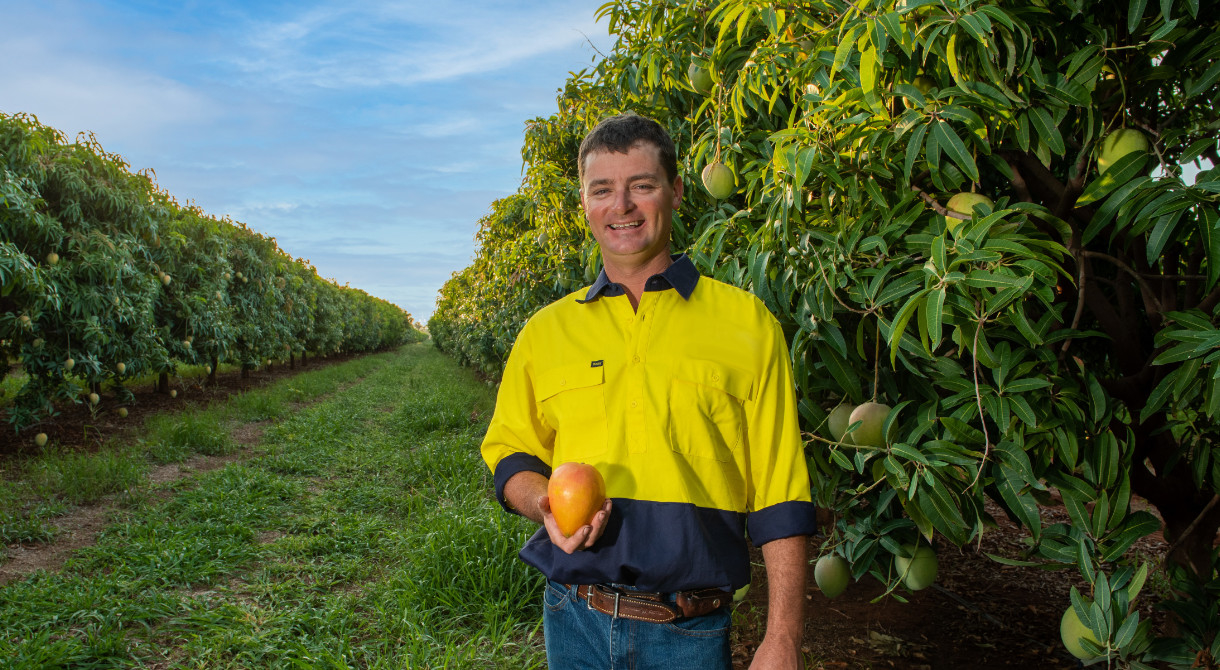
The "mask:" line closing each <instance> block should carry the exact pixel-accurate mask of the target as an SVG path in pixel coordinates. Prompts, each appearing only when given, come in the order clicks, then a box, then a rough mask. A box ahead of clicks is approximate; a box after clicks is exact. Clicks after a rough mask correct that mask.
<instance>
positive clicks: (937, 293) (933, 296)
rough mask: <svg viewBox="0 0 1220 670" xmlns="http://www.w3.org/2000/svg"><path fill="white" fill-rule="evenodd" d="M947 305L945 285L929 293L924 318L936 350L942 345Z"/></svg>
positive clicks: (933, 347)
mask: <svg viewBox="0 0 1220 670" xmlns="http://www.w3.org/2000/svg"><path fill="white" fill-rule="evenodd" d="M944 307H945V287H944V286H941V287H940V288H937V289H935V290H933V291H932V292H931V293H929V294H928V300H927V302H926V303H925V304H924V319H925V325H926V326H927V329H928V335H929V336H930V337H931V338H932V349H933V350H935V349H936V348H937V347H938V346H939V345H940V338H941V334H942V331H943V330H944V328H943V326H942V323H941V321H942V318H943V315H944Z"/></svg>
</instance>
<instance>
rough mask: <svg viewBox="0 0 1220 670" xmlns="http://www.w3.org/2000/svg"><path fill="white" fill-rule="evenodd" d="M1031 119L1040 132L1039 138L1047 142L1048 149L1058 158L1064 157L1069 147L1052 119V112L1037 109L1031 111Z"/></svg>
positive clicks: (1040, 108)
mask: <svg viewBox="0 0 1220 670" xmlns="http://www.w3.org/2000/svg"><path fill="white" fill-rule="evenodd" d="M1029 118H1030V121H1032V122H1033V124H1034V129H1035V130H1037V131H1038V137H1040V138H1042V141H1043V142H1046V145H1047V147H1049V148H1050V150H1051V151H1052V152H1054V154H1055V155H1056V156H1062V155H1063V154H1064V152H1066V151H1067V146H1066V145H1065V144H1064V143H1063V135H1062V134H1061V133H1060V132H1059V128H1057V127H1056V126H1055V120H1054V119H1052V118H1051V114H1050V112H1048V111H1046V109H1045V108H1042V107H1035V108H1033V109H1031V110H1030V112H1029Z"/></svg>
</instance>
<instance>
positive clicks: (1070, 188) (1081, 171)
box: [1055, 144, 1092, 220]
mask: <svg viewBox="0 0 1220 670" xmlns="http://www.w3.org/2000/svg"><path fill="white" fill-rule="evenodd" d="M1091 146H1092V145H1091V144H1085V145H1084V146H1083V147H1081V148H1080V154H1078V155H1077V157H1076V166H1075V167H1074V168H1073V170H1072V173H1073V174H1074V175H1075V176H1073V177H1072V178H1071V179H1069V180H1068V183H1067V185H1066V186H1064V188H1063V191H1062V192H1061V193H1060V194H1059V203H1058V204H1057V205H1055V216H1057V217H1059V218H1061V219H1065V220H1066V219H1067V218H1068V214H1069V213H1070V212H1071V211H1072V210H1073V209H1075V208H1076V200H1077V199H1079V198H1080V193H1081V192H1082V191H1084V181H1085V179H1084V178H1085V175H1086V174H1088V168H1089V156H1090V154H1089V148H1090V147H1091Z"/></svg>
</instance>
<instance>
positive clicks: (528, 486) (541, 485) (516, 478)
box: [504, 470, 547, 523]
mask: <svg viewBox="0 0 1220 670" xmlns="http://www.w3.org/2000/svg"><path fill="white" fill-rule="evenodd" d="M546 486H547V478H546V477H543V476H542V475H540V474H538V473H537V472H531V471H529V470H525V471H522V472H518V473H517V474H515V475H513V476H512V477H510V478H509V480H508V481H507V482H505V483H504V499H505V500H507V501H508V504H509V505H512V507H513V509H515V510H517V513H519V514H520V515H521V516H523V517H525V518H527V519H530V520H531V521H534V522H535V523H542V509H541V508H539V507H538V500H539V498H541V497H542V496H545V495H546Z"/></svg>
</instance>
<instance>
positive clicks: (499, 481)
mask: <svg viewBox="0 0 1220 670" xmlns="http://www.w3.org/2000/svg"><path fill="white" fill-rule="evenodd" d="M518 472H537V473H538V474H540V475H542V476H543V477H550V476H551V468H550V467H549V466H548V465H547V464H546V463H543V462H542V459H541V458H538V457H537V456H534V455H531V454H522V453H517V454H509V455H508V456H505V457H504V458H501V459H500V462H499V463H497V464H496V474H495V478H496V500H499V501H500V506H501V507H503V508H504V509H505V510H507V511H509V512H512V513H513V514H519V512H517V510H515V509H513V507H512V505H509V504H508V501H507V500H505V499H504V485H505V484H507V483H508V480H509V479H512V477H513V475H515V474H517V473H518Z"/></svg>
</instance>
